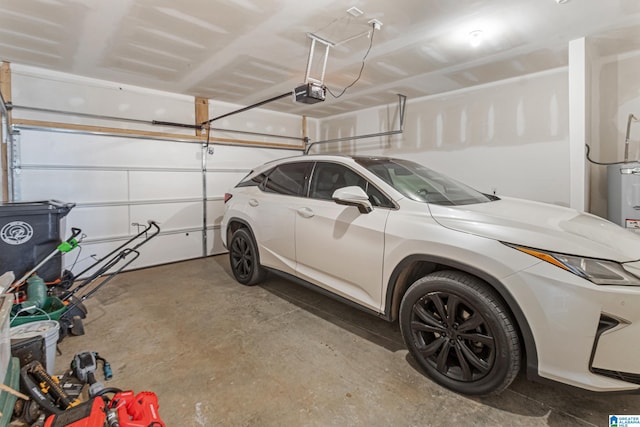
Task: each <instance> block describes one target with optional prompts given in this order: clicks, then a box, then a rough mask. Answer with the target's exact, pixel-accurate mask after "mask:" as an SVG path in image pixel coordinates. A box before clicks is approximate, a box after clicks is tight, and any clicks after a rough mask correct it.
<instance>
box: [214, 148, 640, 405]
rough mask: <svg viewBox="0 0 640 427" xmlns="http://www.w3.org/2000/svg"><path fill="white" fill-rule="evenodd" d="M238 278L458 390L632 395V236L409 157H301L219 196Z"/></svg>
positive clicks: (636, 306) (637, 352)
mask: <svg viewBox="0 0 640 427" xmlns="http://www.w3.org/2000/svg"><path fill="white" fill-rule="evenodd" d="M225 202H226V205H225V214H224V218H223V221H222V238H223V241H224V243H225V245H226V247H227V248H228V249H229V258H230V262H231V268H232V271H233V274H234V276H235V278H236V279H237V280H238V282H240V283H242V284H245V285H254V284H256V283H259V282H260V280H261V279H262V278H263V276H264V273H265V271H266V270H269V271H272V272H274V273H278V274H280V275H283V276H284V277H286V278H289V279H292V280H295V281H297V282H299V283H301V284H303V285H307V286H311V287H312V288H314V289H316V290H319V291H321V292H323V293H325V294H328V295H331V296H333V297H335V298H336V299H338V300H341V301H343V302H346V303H348V304H351V305H355V306H357V307H358V308H361V309H363V310H365V311H367V312H370V313H372V314H374V315H376V316H380V317H382V318H384V319H386V320H388V321H395V320H397V319H398V320H399V323H400V328H401V331H402V335H403V338H404V341H405V343H406V345H407V347H408V348H409V351H410V352H411V354H412V355H413V357H414V358H415V360H416V361H417V362H418V363H419V364H420V366H421V367H422V368H423V369H424V371H425V372H426V374H427V375H428V376H429V377H431V378H432V379H433V380H434V381H436V382H438V383H439V384H441V385H443V386H445V387H448V388H450V389H452V390H454V391H457V392H460V393H465V394H488V393H498V392H500V391H502V390H504V389H505V388H506V387H508V386H509V384H510V383H511V381H512V380H513V379H514V377H515V376H516V374H517V373H518V371H519V370H520V367H521V366H522V365H523V364H524V365H526V368H527V373H528V376H529V378H532V379H535V378H540V377H542V378H546V379H550V380H555V381H559V382H563V383H566V384H570V385H573V386H577V387H582V388H585V389H589V390H595V391H631V390H638V389H640V345H638V340H639V338H640V279H639V277H640V261H638V260H639V259H640V237H638V236H637V235H635V234H634V233H632V232H630V231H627V230H624V229H622V228H620V227H618V226H617V225H614V224H612V223H610V222H608V221H605V220H603V219H600V218H598V217H595V216H592V215H589V214H584V213H579V212H577V211H575V210H572V209H567V208H563V207H558V206H554V205H548V204H543V203H536V202H530V201H523V200H516V199H510V198H498V197H495V196H492V195H486V194H482V193H480V192H477V191H475V190H473V189H471V188H469V187H467V186H465V185H463V184H460V183H458V182H455V181H453V180H452V179H450V178H447V177H446V176H443V175H441V174H439V173H436V172H434V171H432V170H430V169H427V168H426V167H423V166H421V165H419V164H416V163H413V162H410V161H407V160H400V159H390V158H382V157H347V156H329V155H318V156H299V157H294V158H288V159H282V160H277V161H274V162H271V163H268V164H265V165H263V166H261V167H258V168H256V169H255V170H254V171H252V172H251V173H250V174H249V175H247V176H246V177H245V178H244V179H243V180H242V181H241V182H240V183H239V184H238V185H237V186H236V187H235V188H233V189H232V190H231V191H230V193H228V194H226V195H225Z"/></svg>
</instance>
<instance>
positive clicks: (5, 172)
mask: <svg viewBox="0 0 640 427" xmlns="http://www.w3.org/2000/svg"><path fill="white" fill-rule="evenodd" d="M0 93H2V98H3V99H4V102H11V66H10V64H9V63H8V62H4V61H3V62H2V64H1V65H0ZM7 120H9V123H11V111H9V117H7ZM1 134H2V133H1V132H0V135H1ZM1 138H2V137H1V136H0V139H1ZM7 144H8V141H0V169H1V170H2V191H1V192H2V201H3V202H8V201H9V150H8V146H7Z"/></svg>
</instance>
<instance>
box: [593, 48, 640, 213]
mask: <svg viewBox="0 0 640 427" xmlns="http://www.w3.org/2000/svg"><path fill="white" fill-rule="evenodd" d="M593 74H594V79H593V86H594V87H593V92H594V94H596V99H595V100H594V103H593V106H592V108H593V114H592V117H593V119H594V120H593V123H592V132H591V134H592V140H591V141H590V146H591V157H592V158H593V159H594V160H597V161H600V162H619V161H623V160H624V146H625V137H626V131H627V121H628V118H629V114H634V115H635V117H638V118H640V52H630V53H626V54H624V55H615V56H607V57H603V58H596V61H595V62H594V64H593ZM629 139H630V143H629V160H636V161H637V160H639V159H640V122H631V128H630V138H629ZM590 171H591V176H590V179H591V208H590V210H591V212H593V213H595V214H597V215H600V216H602V217H605V218H606V217H607V210H608V209H607V202H608V197H607V193H608V190H607V167H606V166H597V165H592V166H591V168H590Z"/></svg>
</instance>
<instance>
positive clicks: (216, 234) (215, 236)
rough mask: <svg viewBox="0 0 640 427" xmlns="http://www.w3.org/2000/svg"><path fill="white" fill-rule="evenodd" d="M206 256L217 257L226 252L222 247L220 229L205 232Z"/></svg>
mask: <svg viewBox="0 0 640 427" xmlns="http://www.w3.org/2000/svg"><path fill="white" fill-rule="evenodd" d="M207 242H208V243H207V255H218V254H221V253H224V252H226V251H227V249H226V248H225V247H224V246H223V245H222V239H221V238H220V229H219V228H216V229H214V230H207Z"/></svg>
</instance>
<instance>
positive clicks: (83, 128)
mask: <svg viewBox="0 0 640 427" xmlns="http://www.w3.org/2000/svg"><path fill="white" fill-rule="evenodd" d="M13 124H14V125H17V126H20V125H24V126H33V127H38V128H52V129H65V130H71V131H78V132H97V133H108V134H117V135H125V136H142V137H145V136H147V137H149V138H170V139H171V138H175V139H184V140H188V141H193V142H203V141H206V139H207V135H206V134H205V135H202V136H197V135H183V134H176V133H166V132H153V131H145V130H137V129H121V128H112V127H105V126H91V125H78V124H73V123H60V122H45V121H40V120H26V119H16V120H14V121H13ZM209 142H212V143H216V142H218V143H226V144H238V145H255V146H258V147H266V148H271V147H272V148H291V149H294V150H295V149H298V150H302V149H304V146H302V145H292V144H278V143H272V142H262V141H250V140H246V139H234V138H214V137H211V138H209Z"/></svg>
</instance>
